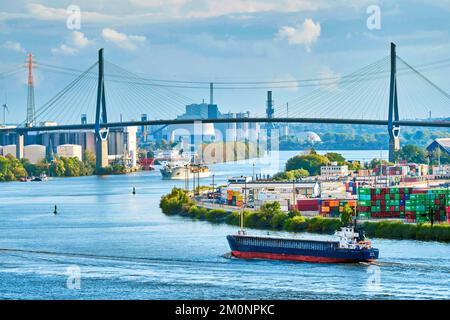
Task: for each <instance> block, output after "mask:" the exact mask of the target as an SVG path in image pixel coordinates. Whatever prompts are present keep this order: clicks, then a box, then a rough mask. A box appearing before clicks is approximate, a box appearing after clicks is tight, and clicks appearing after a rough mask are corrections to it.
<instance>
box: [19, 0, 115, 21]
mask: <svg viewBox="0 0 450 320" xmlns="http://www.w3.org/2000/svg"><path fill="white" fill-rule="evenodd" d="M27 9H28V14H29V17H30V18H34V19H37V20H66V19H67V18H68V17H69V13H68V12H67V8H66V7H64V8H52V7H47V6H45V5H43V4H39V3H30V4H28V5H27ZM118 18H119V17H118V16H117V17H115V16H110V15H106V14H102V13H98V12H94V11H86V10H82V11H81V19H82V21H88V22H89V21H91V22H99V21H108V20H113V19H118Z"/></svg>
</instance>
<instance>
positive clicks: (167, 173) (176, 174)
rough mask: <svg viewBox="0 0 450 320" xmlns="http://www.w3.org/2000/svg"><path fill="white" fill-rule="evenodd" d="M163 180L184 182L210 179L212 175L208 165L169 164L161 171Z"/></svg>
mask: <svg viewBox="0 0 450 320" xmlns="http://www.w3.org/2000/svg"><path fill="white" fill-rule="evenodd" d="M160 172H161V175H162V178H163V180H184V179H193V178H197V177H198V178H208V177H209V176H210V175H211V172H210V171H209V168H208V167H207V166H206V165H201V164H200V165H198V164H191V163H189V162H188V163H182V162H168V163H165V164H164V167H163V168H162V169H160Z"/></svg>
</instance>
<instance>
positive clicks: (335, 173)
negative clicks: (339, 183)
mask: <svg viewBox="0 0 450 320" xmlns="http://www.w3.org/2000/svg"><path fill="white" fill-rule="evenodd" d="M320 175H321V176H322V177H325V178H331V177H345V176H348V166H347V165H338V164H337V162H331V163H330V164H329V165H326V166H321V167H320Z"/></svg>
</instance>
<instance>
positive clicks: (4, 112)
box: [2, 95, 9, 126]
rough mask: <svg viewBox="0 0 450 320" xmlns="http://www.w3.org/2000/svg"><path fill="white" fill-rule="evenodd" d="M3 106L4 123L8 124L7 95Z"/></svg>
mask: <svg viewBox="0 0 450 320" xmlns="http://www.w3.org/2000/svg"><path fill="white" fill-rule="evenodd" d="M2 108H3V125H4V126H6V112H9V109H8V97H7V96H6V95H5V103H4V104H3V105H2Z"/></svg>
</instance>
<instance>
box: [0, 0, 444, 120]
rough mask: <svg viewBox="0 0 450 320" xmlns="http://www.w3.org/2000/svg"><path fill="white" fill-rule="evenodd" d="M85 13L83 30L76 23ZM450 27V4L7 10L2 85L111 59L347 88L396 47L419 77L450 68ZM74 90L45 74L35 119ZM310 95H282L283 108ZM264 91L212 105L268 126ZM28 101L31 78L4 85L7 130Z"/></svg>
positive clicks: (223, 96) (204, 76) (0, 16)
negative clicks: (373, 20) (331, 82)
mask: <svg viewBox="0 0 450 320" xmlns="http://www.w3.org/2000/svg"><path fill="white" fill-rule="evenodd" d="M373 5H375V6H378V8H379V9H380V17H381V20H380V22H381V24H380V28H379V29H369V28H368V26H367V19H368V18H369V16H370V15H371V14H370V12H369V13H367V9H368V7H369V6H373ZM69 6H70V7H69ZM74 6H75V7H74ZM77 7H78V8H79V9H80V10H81V13H80V18H81V19H80V23H79V25H78V24H77V23H78V22H77V19H76V14H75V15H73V14H72V15H71V14H70V13H68V11H67V9H68V8H69V9H73V8H77ZM449 16H450V2H449V1H447V0H437V1H414V0H412V1H406V0H399V1H373V0H371V1H365V0H338V1H324V0H280V1H270V0H249V1H245V0H234V1H231V0H228V1H226V0H147V1H146V0H129V1H117V0H116V1H84V0H83V1H68V2H66V1H51V0H49V1H20V0H19V1H13V2H5V1H2V3H1V4H0V49H1V50H0V61H1V64H0V73H1V72H4V71H8V70H9V69H10V68H11V67H12V66H14V65H17V64H20V63H24V62H25V59H26V54H27V53H28V52H32V53H33V55H34V56H35V59H36V60H38V61H40V62H45V63H49V64H52V65H59V66H64V67H67V68H75V69H80V70H84V69H86V68H87V67H89V66H90V65H92V64H93V63H94V62H95V61H96V59H97V50H98V49H99V48H101V47H103V48H105V57H106V59H108V60H109V61H111V62H114V63H116V64H118V65H120V66H122V67H124V68H125V69H127V70H130V71H133V72H137V73H140V74H145V75H147V76H148V77H153V78H157V79H169V80H180V79H181V80H186V81H208V82H209V81H211V82H215V81H284V80H293V79H306V78H318V77H340V76H342V75H345V74H346V73H349V72H351V71H354V70H355V69H357V68H359V67H362V66H365V65H367V64H369V63H371V62H374V61H376V60H379V59H380V58H382V57H384V56H387V55H388V54H389V43H390V42H391V41H393V42H395V43H396V44H397V48H398V54H399V55H400V56H402V57H403V58H404V59H405V60H407V61H408V62H409V63H410V64H412V65H418V64H423V63H427V62H432V61H436V60H442V59H446V58H450V35H449V30H450V19H449V18H448V17H449ZM74 17H75V19H72V18H74ZM68 19H69V21H68ZM78 27H79V28H78ZM448 74H449V70H448V68H446V69H434V70H430V71H427V73H426V75H427V76H428V77H429V78H430V79H431V80H432V81H434V82H435V83H437V84H439V85H440V86H441V87H442V88H443V89H444V90H446V91H447V92H450V82H449V81H448ZM72 79H73V77H72V78H71V77H70V76H63V75H59V76H57V75H50V74H46V73H44V72H40V70H39V69H36V70H35V81H36V86H35V97H36V98H35V99H36V108H39V107H40V106H41V105H43V104H44V103H45V102H46V101H47V100H48V99H49V98H51V97H52V96H54V95H55V94H56V93H57V92H58V91H59V90H60V89H62V88H63V87H64V86H65V85H66V84H67V83H69V82H70V81H71V80H72ZM304 90H306V89H305V88H289V89H274V90H273V95H274V100H275V106H276V107H280V106H281V105H284V103H285V102H286V101H289V100H291V99H293V98H296V97H298V96H300V95H301V94H303V92H304ZM265 91H266V90H216V91H215V94H214V100H215V103H217V104H218V105H219V108H220V110H221V111H222V112H228V111H232V112H239V111H247V110H248V111H250V112H251V113H258V114H261V113H263V112H264V109H265V100H266V92H265ZM180 92H181V93H182V94H183V95H185V96H187V97H189V98H191V99H192V102H197V103H200V102H202V100H203V99H205V101H208V100H209V92H208V89H207V88H205V89H204V90H203V89H202V90H200V89H182V90H180ZM26 93H27V91H26V73H23V72H22V73H20V74H17V75H14V76H9V77H6V78H1V77H0V104H3V103H4V99H5V98H4V97H5V95H7V96H8V104H9V106H10V113H9V114H8V116H7V117H8V120H9V121H8V122H21V121H23V120H24V119H25V114H26V97H27V94H26ZM149 118H152V115H151V114H150V112H149ZM48 120H51V119H48Z"/></svg>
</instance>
